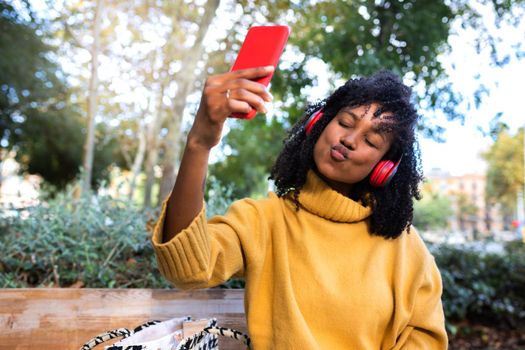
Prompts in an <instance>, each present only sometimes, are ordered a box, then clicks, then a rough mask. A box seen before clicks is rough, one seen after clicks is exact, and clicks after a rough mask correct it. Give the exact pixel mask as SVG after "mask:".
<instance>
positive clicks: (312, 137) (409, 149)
mask: <svg viewBox="0 0 525 350" xmlns="http://www.w3.org/2000/svg"><path fill="white" fill-rule="evenodd" d="M371 103H377V104H379V106H380V108H379V109H378V110H377V111H376V112H375V113H374V115H375V116H380V115H381V114H383V113H385V112H388V113H389V114H391V115H392V117H390V118H388V120H389V123H388V125H386V127H387V128H388V132H391V133H392V134H393V136H394V138H393V142H392V146H391V147H390V149H389V150H388V152H387V153H386V154H385V157H384V158H383V159H391V160H394V162H396V161H397V160H398V159H399V158H400V157H401V156H402V161H401V162H400V164H399V167H398V169H397V173H396V175H395V176H394V177H393V179H392V180H391V181H390V183H389V184H388V185H387V186H385V187H382V188H377V187H373V186H372V185H370V184H369V176H370V175H369V176H367V178H365V179H364V180H362V181H361V182H359V183H357V184H355V185H354V186H352V189H351V193H348V194H347V195H348V197H349V198H351V199H353V200H355V201H359V202H361V203H362V204H363V205H365V206H369V207H371V208H372V215H371V217H370V221H369V225H370V226H369V227H370V231H371V232H372V234H374V235H379V236H383V237H385V238H397V237H399V236H400V235H401V234H402V233H403V231H404V230H406V229H407V228H408V227H409V226H410V225H411V224H412V218H413V199H414V198H416V199H420V198H421V197H420V193H419V189H418V186H419V183H420V182H421V181H422V179H423V175H422V170H421V166H420V164H421V162H420V152H419V146H418V143H417V140H416V136H415V128H416V124H417V121H418V119H419V115H418V114H417V112H416V109H415V107H414V105H413V104H412V102H411V90H410V88H408V87H407V86H406V85H404V84H403V83H402V81H401V80H400V78H399V77H398V76H397V75H395V74H393V73H392V72H389V71H380V72H377V73H375V74H374V75H371V76H370V77H363V78H358V79H350V80H349V81H347V82H346V83H345V84H344V85H343V86H341V87H339V88H338V89H337V90H336V91H335V92H334V93H333V94H332V95H331V96H329V97H328V98H327V99H325V100H323V101H320V102H317V103H314V104H312V105H310V106H309V107H308V108H307V109H306V113H305V115H304V116H303V118H302V119H301V120H300V121H299V122H298V123H297V124H295V125H294V126H293V127H292V129H291V130H290V132H289V134H288V137H287V138H286V139H285V141H284V147H283V149H282V151H281V153H280V154H279V156H278V157H277V160H276V162H275V164H274V165H273V168H272V172H271V175H270V179H272V180H274V182H275V187H276V193H277V195H278V196H280V197H283V196H287V197H289V198H291V200H293V201H294V202H295V204H296V207H297V209H298V210H299V207H300V204H299V194H300V192H301V189H302V187H303V185H304V184H305V182H306V174H307V172H308V171H309V170H310V169H312V170H316V165H315V162H314V158H313V150H314V146H315V143H316V142H317V140H318V138H319V136H320V135H321V133H322V132H323V130H324V129H325V127H326V126H327V125H328V123H329V122H330V121H331V120H332V119H333V118H334V117H335V115H336V114H337V113H338V112H339V111H340V110H341V109H342V108H344V107H352V108H353V107H358V106H364V105H370V104H371ZM320 108H322V109H323V116H322V117H321V118H320V119H319V120H318V121H317V122H316V123H315V125H314V126H313V128H312V129H311V131H310V133H309V134H308V135H307V134H306V132H305V123H306V121H307V120H308V118H309V116H310V115H311V114H312V113H315V111H317V110H318V109H320ZM390 121H393V123H391V122H390Z"/></svg>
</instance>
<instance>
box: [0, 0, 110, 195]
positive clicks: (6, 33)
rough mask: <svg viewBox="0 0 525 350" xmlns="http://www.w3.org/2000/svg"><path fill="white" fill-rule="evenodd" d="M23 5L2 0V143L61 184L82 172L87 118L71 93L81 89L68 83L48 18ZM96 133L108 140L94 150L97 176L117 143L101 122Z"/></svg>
mask: <svg viewBox="0 0 525 350" xmlns="http://www.w3.org/2000/svg"><path fill="white" fill-rule="evenodd" d="M21 6H22V7H19V8H14V7H13V6H12V5H10V4H7V3H6V2H4V1H0V33H1V34H0V50H1V52H2V56H1V59H0V88H1V93H0V148H1V149H2V150H14V151H15V152H16V160H17V161H18V162H20V163H21V165H22V169H23V171H26V172H29V173H32V174H39V175H41V176H42V177H43V179H44V180H45V181H47V182H48V183H50V184H52V185H54V186H55V187H56V188H57V189H60V188H63V187H64V186H65V184H66V183H67V182H68V181H71V180H72V179H74V178H75V177H76V176H77V174H78V172H79V169H80V166H81V164H82V162H81V158H82V153H81V152H82V140H83V139H84V137H83V129H84V125H85V124H84V121H83V119H82V117H81V108H80V107H79V104H78V103H77V102H75V100H74V98H73V96H74V95H75V93H78V92H77V91H75V90H74V89H72V88H71V87H70V86H69V85H68V84H67V82H66V78H67V76H66V74H65V73H64V72H63V70H62V69H61V68H60V65H59V64H58V63H57V61H56V55H55V51H56V48H55V47H54V46H53V45H52V44H50V41H51V39H52V37H51V34H50V33H51V30H50V28H49V27H50V23H49V22H48V21H47V20H44V19H41V18H39V17H38V16H36V15H35V14H34V13H33V12H32V9H31V7H30V6H29V4H28V2H22V4H21ZM24 6H25V7H24ZM97 133H98V134H99V135H101V138H102V139H104V140H106V142H104V143H103V144H101V145H99V147H97V149H96V150H95V153H96V154H97V155H98V156H100V157H101V159H102V160H103V161H101V162H100V163H99V164H96V166H95V174H94V182H96V181H98V180H100V179H101V176H102V177H103V176H104V174H105V173H106V169H107V165H108V161H111V157H112V152H113V147H114V146H115V144H114V143H113V142H112V141H111V140H110V139H109V138H108V137H107V136H108V134H107V133H106V132H105V129H104V128H103V127H102V128H98V129H97ZM4 153H6V152H0V154H4ZM1 161H2V159H0V162H1Z"/></svg>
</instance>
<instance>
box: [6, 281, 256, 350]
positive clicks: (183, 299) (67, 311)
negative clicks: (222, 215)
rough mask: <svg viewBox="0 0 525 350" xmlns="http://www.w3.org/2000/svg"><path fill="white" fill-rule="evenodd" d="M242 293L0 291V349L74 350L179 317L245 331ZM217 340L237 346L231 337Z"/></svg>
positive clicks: (203, 291)
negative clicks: (110, 335)
mask: <svg viewBox="0 0 525 350" xmlns="http://www.w3.org/2000/svg"><path fill="white" fill-rule="evenodd" d="M243 296H244V291H243V290H239V289H237V290H234V289H207V290H197V291H177V290H163V289H162V290H161V289H153V290H152V289H87V288H86V289H72V288H71V289H69V288H67V289H66V288H37V289H0V349H1V350H4V349H6V350H7V349H10V350H14V349H17V350H22V349H39V350H51V349H53V350H56V349H63V350H69V349H71V350H78V349H79V348H80V347H81V346H82V345H83V344H84V343H85V342H87V341H88V340H89V339H91V338H92V337H94V336H96V335H98V334H100V333H102V332H104V331H108V330H111V329H116V328H129V329H133V328H135V327H136V326H138V325H140V324H142V323H144V322H146V321H150V320H167V319H170V318H174V317H183V316H191V317H192V318H195V319H198V318H211V317H215V318H217V320H218V324H219V325H220V326H223V327H228V328H234V329H237V330H239V331H242V332H246V321H245V316H244V302H243ZM108 344H109V343H108ZM108 344H105V345H108ZM219 344H220V348H221V349H243V346H242V345H241V344H239V343H237V342H236V341H234V340H228V339H220V340H219ZM95 349H96V350H98V349H100V350H103V349H104V347H103V345H99V346H97V347H96V348H95Z"/></svg>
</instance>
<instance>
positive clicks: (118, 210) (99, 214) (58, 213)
mask: <svg viewBox="0 0 525 350" xmlns="http://www.w3.org/2000/svg"><path fill="white" fill-rule="evenodd" d="M75 188H76V187H71V186H69V187H68V189H67V191H65V192H62V193H59V194H58V195H56V196H55V197H54V198H53V199H49V200H47V201H44V202H42V203H41V204H39V205H37V206H35V207H32V208H29V209H27V211H25V210H24V211H21V212H20V213H19V214H18V215H15V216H10V217H9V216H8V217H3V218H2V220H1V221H0V226H1V227H0V232H1V235H0V249H1V251H2V252H4V254H3V255H2V257H0V266H1V273H0V287H40V286H60V287H67V286H70V285H79V284H80V285H84V286H86V287H92V288H98V287H106V288H118V287H147V288H163V287H167V286H168V283H167V282H166V281H165V280H164V279H163V278H162V276H161V275H160V273H159V272H158V270H157V268H156V260H155V258H154V254H153V249H152V247H151V244H150V242H149V233H148V230H147V228H146V224H147V221H148V220H152V219H153V217H148V215H147V214H146V213H145V212H143V211H141V210H139V209H138V208H136V207H135V206H134V205H133V204H132V203H131V202H128V201H122V200H117V199H112V198H110V197H109V196H107V195H98V196H95V195H93V194H88V195H86V196H83V197H81V198H78V199H76V198H75V195H74V193H75Z"/></svg>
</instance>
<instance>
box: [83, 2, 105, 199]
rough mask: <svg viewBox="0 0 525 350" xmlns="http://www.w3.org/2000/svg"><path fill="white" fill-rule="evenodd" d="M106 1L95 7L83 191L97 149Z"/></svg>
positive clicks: (89, 175) (85, 189)
mask: <svg viewBox="0 0 525 350" xmlns="http://www.w3.org/2000/svg"><path fill="white" fill-rule="evenodd" d="M103 5H104V1H103V0H97V1H96V5H95V20H94V23H93V45H92V46H91V51H90V54H91V67H90V71H91V74H90V77H89V88H88V101H87V102H88V108H87V135H86V140H85V142H84V161H83V164H84V174H83V175H84V181H82V190H83V191H87V190H89V189H90V188H91V177H92V172H93V154H94V152H93V149H94V148H95V117H96V115H97V109H98V108H97V107H98V101H97V90H98V54H99V51H100V22H101V17H102V9H103Z"/></svg>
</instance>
